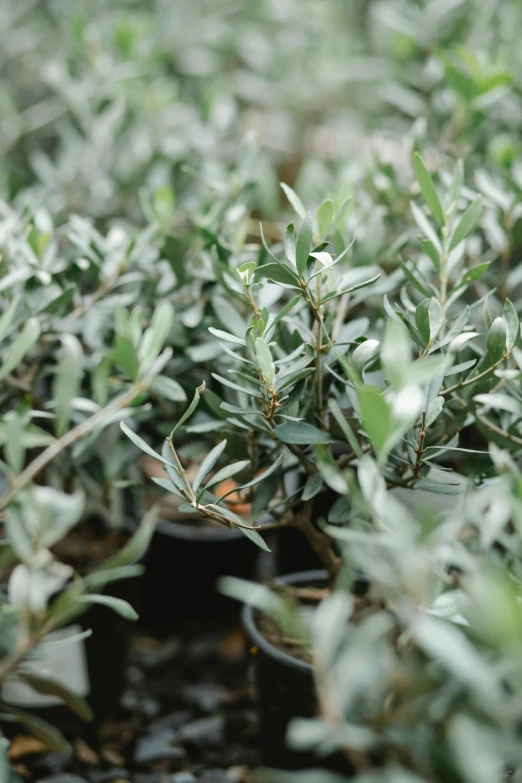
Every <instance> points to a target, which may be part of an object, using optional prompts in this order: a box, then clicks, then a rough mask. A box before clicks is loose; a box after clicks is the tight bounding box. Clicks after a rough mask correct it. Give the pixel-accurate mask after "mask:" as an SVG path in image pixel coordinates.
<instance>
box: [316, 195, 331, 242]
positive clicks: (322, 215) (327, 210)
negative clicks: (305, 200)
mask: <svg viewBox="0 0 522 783" xmlns="http://www.w3.org/2000/svg"><path fill="white" fill-rule="evenodd" d="M333 219H334V205H333V201H332V199H331V198H327V199H325V200H324V201H323V203H322V204H321V206H320V207H319V209H318V210H317V225H318V227H319V234H320V235H321V236H322V237H324V236H325V235H326V234H327V233H328V232H329V231H330V229H331V227H332V223H333Z"/></svg>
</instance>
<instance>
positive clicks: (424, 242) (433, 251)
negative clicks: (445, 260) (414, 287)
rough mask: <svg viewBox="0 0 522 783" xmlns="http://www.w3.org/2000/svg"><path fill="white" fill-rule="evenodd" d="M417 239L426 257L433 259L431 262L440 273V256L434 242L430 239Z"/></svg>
mask: <svg viewBox="0 0 522 783" xmlns="http://www.w3.org/2000/svg"><path fill="white" fill-rule="evenodd" d="M417 239H418V240H419V242H420V244H421V247H422V249H423V250H424V252H425V253H426V255H427V256H428V257H429V258H430V259H431V262H432V264H433V266H434V267H435V269H436V270H437V272H440V256H439V253H438V251H437V248H436V247H435V245H434V244H433V242H432V241H431V240H430V239H423V238H422V237H420V236H419V237H417Z"/></svg>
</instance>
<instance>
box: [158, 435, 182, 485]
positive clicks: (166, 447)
mask: <svg viewBox="0 0 522 783" xmlns="http://www.w3.org/2000/svg"><path fill="white" fill-rule="evenodd" d="M161 456H162V457H163V459H164V460H165V463H164V464H165V470H166V471H167V473H168V476H169V478H170V480H171V481H172V483H173V484H174V486H175V487H177V488H178V489H179V490H181V489H185V484H184V481H183V479H182V478H181V476H180V475H179V473H178V468H177V467H176V466H174V465H173V464H171V461H172V460H173V459H174V455H173V454H172V450H171V447H170V443H169V441H168V440H167V439H165V440H164V441H163V446H162V447H161Z"/></svg>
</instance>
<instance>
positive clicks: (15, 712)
mask: <svg viewBox="0 0 522 783" xmlns="http://www.w3.org/2000/svg"><path fill="white" fill-rule="evenodd" d="M21 269H22V270H23V267H21ZM5 279H6V278H4V281H5ZM26 296H27V295H26ZM28 298H29V299H30V296H29V297H28ZM24 299H25V296H24V295H18V296H16V295H13V296H12V298H11V302H10V305H9V306H8V307H7V309H6V310H5V312H4V314H3V316H2V319H1V324H0V332H1V343H0V351H1V355H2V360H1V369H0V383H1V385H2V387H3V393H4V403H5V404H4V410H5V413H3V415H2V417H1V419H0V432H1V442H2V461H1V462H0V467H1V470H2V474H3V481H4V485H5V486H4V487H3V489H2V493H1V495H0V512H1V514H2V522H3V530H4V536H5V538H4V539H3V540H2V547H1V553H0V554H1V565H2V568H3V569H4V575H5V576H4V579H5V584H6V589H5V591H3V592H2V598H1V606H0V644H1V648H2V654H1V661H0V683H1V684H2V685H3V684H5V682H6V678H11V679H12V678H13V677H14V678H15V679H16V680H18V681H22V682H25V683H27V684H28V685H29V686H30V687H31V688H33V689H34V690H35V691H38V692H40V693H44V694H53V695H54V696H56V697H58V698H59V699H61V700H63V701H65V702H66V703H67V704H68V705H69V706H70V707H71V708H72V709H74V710H75V711H76V712H77V713H78V714H79V715H80V716H81V717H82V718H84V719H89V718H92V715H91V712H90V708H89V707H88V705H87V703H86V702H85V701H84V700H83V699H82V698H81V697H79V696H78V695H77V694H76V693H74V692H72V691H70V690H69V689H68V688H67V687H66V686H65V685H64V683H63V682H61V681H59V680H57V679H56V678H53V677H49V676H47V675H46V673H45V672H44V671H41V672H37V673H35V671H34V667H27V666H26V663H27V662H28V661H29V660H30V658H31V656H34V655H36V656H38V645H39V643H40V642H41V641H42V640H44V639H45V637H46V636H47V634H48V633H49V632H50V631H52V630H55V629H57V628H60V627H62V626H64V625H65V624H68V623H70V621H71V620H72V619H73V618H75V617H76V616H78V615H79V614H81V613H82V612H83V611H85V609H86V608H88V607H89V606H90V605H91V604H93V603H102V604H104V605H107V606H110V607H112V608H113V609H114V610H115V611H116V612H118V613H120V614H121V615H123V616H124V617H126V618H127V619H131V620H132V619H136V613H135V611H134V609H133V608H132V607H131V606H130V605H129V604H128V603H127V602H125V601H123V600H122V599H117V598H112V597H111V596H108V595H105V594H102V591H103V589H104V587H105V586H106V585H107V584H109V583H110V582H113V581H115V580H118V579H120V578H122V577H129V576H135V575H137V574H139V573H141V571H142V566H140V565H137V564H136V561H137V560H138V558H139V557H140V555H141V554H142V552H143V551H144V550H145V549H146V547H147V544H148V541H149V539H150V536H151V535H152V532H153V526H154V518H155V514H154V513H151V514H149V515H147V516H146V517H145V518H144V519H143V522H142V523H141V525H140V526H139V527H138V528H137V530H136V532H135V534H134V535H133V536H132V538H130V540H129V542H128V543H127V544H126V545H125V547H124V548H123V549H122V550H121V551H120V552H119V553H117V554H115V555H113V556H112V557H110V558H108V559H107V560H106V561H105V562H104V563H103V564H102V565H101V566H100V567H98V568H97V569H96V570H94V571H92V572H91V573H89V574H87V575H80V574H78V573H75V571H74V569H73V568H72V567H71V566H69V565H66V564H64V563H62V562H60V561H59V560H58V559H57V557H56V556H55V555H54V554H53V551H52V548H53V546H54V545H55V544H57V543H58V542H59V541H60V540H61V539H62V538H64V537H65V536H66V535H67V533H68V532H69V531H70V529H71V528H72V527H73V526H74V525H75V524H76V523H77V522H79V520H80V519H81V518H82V516H83V515H84V512H85V505H86V502H85V501H86V493H85V492H84V491H83V490H81V489H76V490H75V491H74V492H72V493H68V492H64V491H63V488H59V489H58V488H55V487H52V486H46V485H45V484H40V483H37V482H39V481H40V480H41V478H42V475H43V473H44V471H45V470H46V469H47V468H48V466H49V465H50V464H51V463H52V462H53V461H54V460H56V459H57V458H59V457H60V455H61V454H63V453H64V452H65V451H68V453H69V454H70V453H71V449H74V448H75V447H76V446H77V445H78V444H81V443H83V442H85V440H88V439H89V438H92V437H93V436H99V434H100V433H101V432H102V431H103V430H105V429H106V428H107V427H109V426H111V425H112V424H114V423H115V422H118V421H120V420H121V419H122V418H127V417H128V416H130V415H133V413H134V410H135V406H136V404H137V403H138V402H139V401H140V400H143V398H144V397H146V396H147V395H148V394H149V392H150V390H151V389H152V388H153V387H154V386H155V384H157V383H158V381H160V380H161V377H162V375H161V373H162V371H163V369H164V367H165V365H166V364H167V362H168V361H169V359H170V357H171V354H172V349H171V348H170V347H167V348H164V343H165V341H166V338H167V336H168V333H169V330H170V326H171V323H172V317H173V316H172V308H171V307H170V305H168V304H167V303H164V305H163V306H161V305H159V306H158V308H157V310H156V313H155V314H154V316H153V318H152V321H151V324H150V326H149V327H148V329H146V330H145V331H144V332H143V334H142V333H141V329H140V328H139V325H136V319H135V318H134V320H133V316H132V314H130V315H128V314H127V313H126V311H124V310H121V311H120V312H119V315H118V318H119V325H118V324H116V330H115V331H116V335H115V339H114V345H113V348H112V350H111V351H110V352H109V353H108V355H107V357H106V358H105V360H104V362H101V363H99V364H95V363H93V362H91V361H90V360H89V357H88V356H86V355H85V353H84V352H83V350H82V346H81V344H80V341H79V340H78V338H77V337H75V336H74V334H73V333H72V332H68V333H64V334H62V335H61V337H60V342H61V349H60V350H59V351H58V352H57V354H56V356H55V364H54V366H52V365H50V362H49V360H48V359H47V360H46V361H47V366H46V371H47V374H50V372H51V370H52V371H53V378H52V384H51V391H50V393H49V395H48V397H44V401H45V402H46V403H47V405H43V404H42V401H41V400H40V399H39V398H38V397H37V396H36V395H35V394H34V389H35V387H34V386H33V385H32V383H31V374H32V373H34V372H35V371H36V372H38V371H39V369H40V368H39V366H38V365H39V362H40V361H41V359H42V355H41V348H40V346H39V341H41V340H42V339H43V338H44V337H45V336H46V332H45V326H46V319H45V315H44V314H42V313H37V315H35V316H32V317H31V318H29V319H27V317H26V309H25V308H26V307H27V303H26V301H23V300H24ZM132 329H133V331H131V330H132ZM125 330H126V331H125ZM100 368H101V369H100ZM118 368H120V369H118ZM122 370H123V372H122ZM84 374H88V375H89V376H90V383H91V385H92V387H93V388H94V390H95V397H97V398H98V399H99V402H95V401H94V400H93V401H91V404H90V405H89V406H85V405H82V406H79V405H78V402H77V399H76V397H77V394H78V391H79V389H80V386H81V380H82V377H83V375H84ZM27 379H29V380H27ZM26 383H27V386H28V388H27V392H26V393H24V394H22V395H21V394H20V392H21V391H22V392H25V391H26V390H25V384H26ZM43 388H44V390H45V387H43ZM36 389H38V387H36ZM74 410H77V411H78V410H79V411H80V412H81V415H80V416H79V417H78V418H79V420H78V419H77V420H76V421H74V418H76V417H75V416H74V415H73V411H74ZM138 410H139V406H138ZM36 450H38V453H36ZM70 641H71V640H70V639H69V640H68V642H70ZM72 641H75V640H74V639H73V640H72ZM0 718H1V719H2V721H7V722H19V723H22V724H23V725H24V726H25V727H26V728H27V729H28V730H30V731H32V732H33V733H35V734H36V735H37V736H39V737H40V738H41V739H43V740H45V742H46V743H47V744H48V745H49V746H50V747H52V748H55V749H63V747H64V740H63V738H62V737H61V735H60V733H59V732H58V731H57V730H56V729H54V728H53V727H52V726H50V725H48V724H47V723H46V722H45V721H42V720H41V719H37V718H34V717H33V716H31V714H29V713H27V712H25V711H24V710H20V709H18V708H17V707H14V706H12V705H11V704H9V703H7V702H6V701H4V700H2V703H1V704H0Z"/></svg>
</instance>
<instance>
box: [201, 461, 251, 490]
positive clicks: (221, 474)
mask: <svg viewBox="0 0 522 783" xmlns="http://www.w3.org/2000/svg"><path fill="white" fill-rule="evenodd" d="M248 465H250V460H249V459H243V460H240V461H239V462H234V463H233V464H232V465H227V466H226V467H224V468H221V470H218V472H217V473H216V474H215V475H214V476H212V478H211V479H210V481H208V482H207V483H206V484H205V489H208V488H209V487H213V486H214V485H215V484H221V482H222V481H225V480H226V479H228V478H230V477H231V476H235V475H236V473H241V471H242V470H244V469H245V468H246V467H248Z"/></svg>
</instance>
